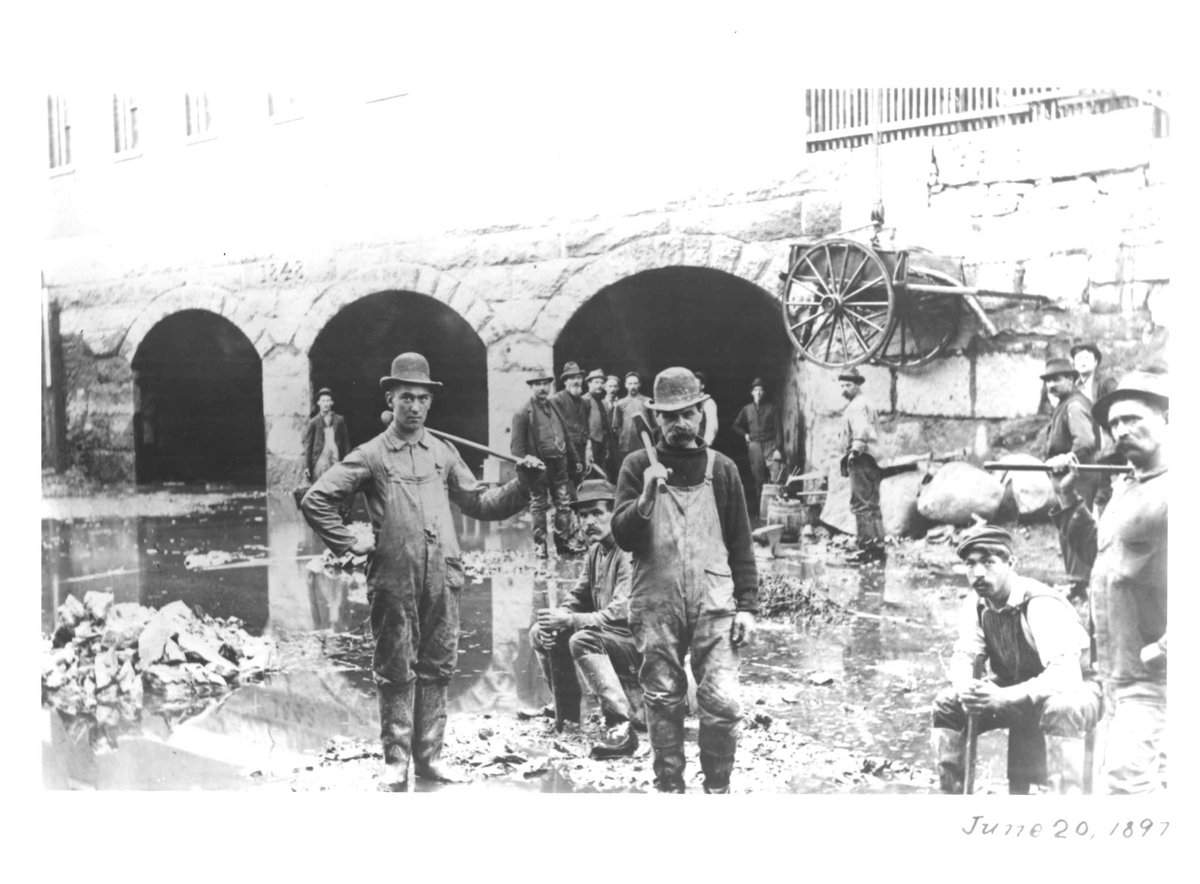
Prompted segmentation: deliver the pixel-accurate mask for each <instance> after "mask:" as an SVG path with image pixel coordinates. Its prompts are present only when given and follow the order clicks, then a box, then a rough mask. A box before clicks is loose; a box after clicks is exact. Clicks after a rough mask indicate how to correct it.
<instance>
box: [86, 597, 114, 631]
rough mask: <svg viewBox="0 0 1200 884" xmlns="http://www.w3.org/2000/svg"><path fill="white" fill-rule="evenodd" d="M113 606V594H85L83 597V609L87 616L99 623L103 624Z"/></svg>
mask: <svg viewBox="0 0 1200 884" xmlns="http://www.w3.org/2000/svg"><path fill="white" fill-rule="evenodd" d="M112 605H113V594H112V593H111V592H96V591H95V590H92V591H91V592H88V593H85V594H84V596H83V609H84V610H85V611H86V612H87V615H88V616H89V617H91V618H92V619H93V620H95V621H96V622H97V623H103V622H104V620H105V618H106V617H108V611H109V609H110V608H111V607H112Z"/></svg>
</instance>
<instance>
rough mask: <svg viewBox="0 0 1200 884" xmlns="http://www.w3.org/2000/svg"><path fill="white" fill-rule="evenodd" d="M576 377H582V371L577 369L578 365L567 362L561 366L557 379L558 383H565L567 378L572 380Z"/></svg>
mask: <svg viewBox="0 0 1200 884" xmlns="http://www.w3.org/2000/svg"><path fill="white" fill-rule="evenodd" d="M576 375H578V376H579V377H583V375H584V371H583V369H582V368H580V367H579V363H577V362H568V363H567V364H566V365H564V366H563V370H562V374H560V375H559V376H558V379H559V380H560V381H565V380H566V379H567V378H573V377H575V376H576Z"/></svg>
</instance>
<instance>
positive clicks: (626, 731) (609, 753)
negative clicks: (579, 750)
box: [592, 721, 638, 759]
mask: <svg viewBox="0 0 1200 884" xmlns="http://www.w3.org/2000/svg"><path fill="white" fill-rule="evenodd" d="M637 747H638V738H637V734H636V733H635V732H634V730H633V722H630V721H623V722H621V723H620V724H616V725H613V726H612V727H610V728H609V729H608V730H607V731H605V732H604V736H602V737H601V738H600V742H598V743H596V744H595V745H593V746H592V757H593V758H600V759H604V758H622V757H626V756H629V755H632V754H633V753H634V752H636V751H637Z"/></svg>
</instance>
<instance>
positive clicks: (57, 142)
mask: <svg viewBox="0 0 1200 884" xmlns="http://www.w3.org/2000/svg"><path fill="white" fill-rule="evenodd" d="M46 109H47V112H48V115H49V119H50V168H51V169H62V168H65V167H66V166H69V165H71V119H70V117H69V116H67V100H66V99H65V98H62V97H60V96H57V95H49V96H47V97H46Z"/></svg>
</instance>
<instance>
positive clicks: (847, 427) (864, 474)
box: [838, 368, 887, 565]
mask: <svg viewBox="0 0 1200 884" xmlns="http://www.w3.org/2000/svg"><path fill="white" fill-rule="evenodd" d="M865 380H866V379H865V378H864V377H863V376H862V375H861V374H859V373H858V369H857V368H851V369H847V370H846V371H844V372H842V373H841V374H839V375H838V381H839V382H841V385H842V397H843V398H844V399H846V408H845V411H843V412H842V443H843V450H844V452H845V453H844V454H843V455H842V462H841V470H842V475H843V476H848V477H849V478H850V512H852V513H854V521H855V526H856V527H857V529H858V550H857V552H855V553H853V554H851V555H850V556H848V557H847V559H846V561H847V562H848V563H849V564H854V565H859V564H866V563H867V562H883V561H886V560H887V547H886V546H885V545H884V544H885V535H884V531H883V512H882V510H880V508H879V486H880V485H881V484H882V482H883V472H882V470H880V469H879V464H877V463H876V462H875V450H874V449H875V443H876V442H878V441H879V422H878V420H877V418H876V416H875V409H874V408H872V407H871V406H870V405H869V404H868V403H867V399H866V397H865V396H863V395H862V384H863V381H865Z"/></svg>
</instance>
